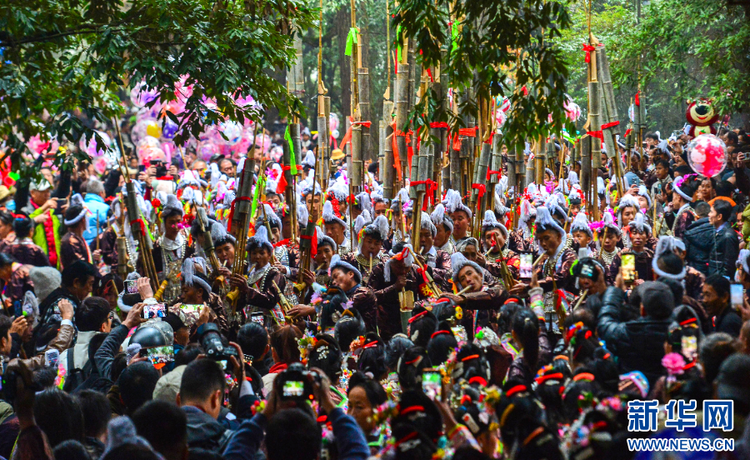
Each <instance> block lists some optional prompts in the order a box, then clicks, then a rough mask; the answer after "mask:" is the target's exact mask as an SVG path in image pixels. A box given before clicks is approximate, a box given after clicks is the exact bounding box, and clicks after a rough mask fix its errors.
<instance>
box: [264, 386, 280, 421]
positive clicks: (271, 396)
mask: <svg viewBox="0 0 750 460" xmlns="http://www.w3.org/2000/svg"><path fill="white" fill-rule="evenodd" d="M278 409H279V400H278V398H276V390H271V392H270V393H268V398H266V407H264V408H263V415H265V416H266V419H269V420H270V419H271V417H273V414H275V413H276V411H277V410H278Z"/></svg>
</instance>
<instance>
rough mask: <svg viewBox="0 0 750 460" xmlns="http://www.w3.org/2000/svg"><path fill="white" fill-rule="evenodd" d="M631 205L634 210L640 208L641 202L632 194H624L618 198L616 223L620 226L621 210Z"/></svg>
mask: <svg viewBox="0 0 750 460" xmlns="http://www.w3.org/2000/svg"><path fill="white" fill-rule="evenodd" d="M630 206H632V207H633V208H635V209H636V210H639V209H641V204H640V203H639V202H638V198H636V197H634V196H633V195H629V194H628V195H624V196H623V197H622V198H621V199H620V205H619V206H618V207H617V224H618V225H619V226H620V227H622V225H623V223H622V211H623V210H624V209H625V208H627V207H630Z"/></svg>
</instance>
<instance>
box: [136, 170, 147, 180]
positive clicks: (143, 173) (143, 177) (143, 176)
mask: <svg viewBox="0 0 750 460" xmlns="http://www.w3.org/2000/svg"><path fill="white" fill-rule="evenodd" d="M147 177H148V174H146V171H141V172H139V173H138V180H139V181H140V182H145V181H146V178H147Z"/></svg>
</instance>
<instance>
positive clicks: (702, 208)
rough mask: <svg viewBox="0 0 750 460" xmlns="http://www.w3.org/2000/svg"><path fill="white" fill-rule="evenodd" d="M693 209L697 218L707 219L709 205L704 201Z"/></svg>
mask: <svg viewBox="0 0 750 460" xmlns="http://www.w3.org/2000/svg"><path fill="white" fill-rule="evenodd" d="M693 209H694V210H695V214H696V215H697V216H698V217H700V218H703V217H708V213H709V212H711V205H710V204H708V203H706V202H705V201H699V202H698V203H697V204H696V205H695V207H694V208H693Z"/></svg>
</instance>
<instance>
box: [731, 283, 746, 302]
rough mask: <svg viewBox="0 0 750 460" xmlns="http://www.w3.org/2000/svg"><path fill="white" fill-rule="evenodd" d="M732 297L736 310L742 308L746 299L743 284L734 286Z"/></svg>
mask: <svg viewBox="0 0 750 460" xmlns="http://www.w3.org/2000/svg"><path fill="white" fill-rule="evenodd" d="M729 292H730V294H731V297H732V306H733V307H735V308H739V307H742V304H743V302H744V301H745V299H744V297H745V296H744V294H745V293H744V289H743V288H742V285H741V284H732V287H731V290H730V291H729Z"/></svg>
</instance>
